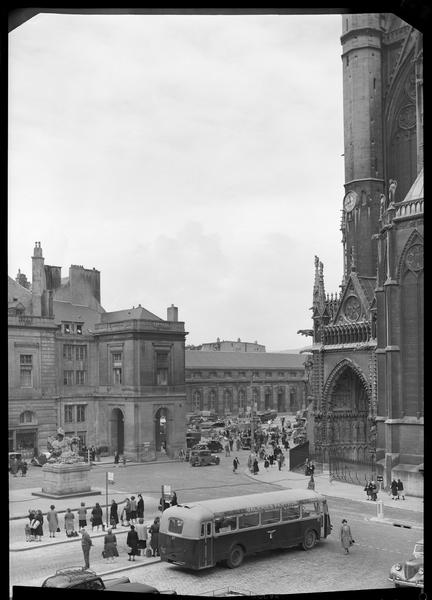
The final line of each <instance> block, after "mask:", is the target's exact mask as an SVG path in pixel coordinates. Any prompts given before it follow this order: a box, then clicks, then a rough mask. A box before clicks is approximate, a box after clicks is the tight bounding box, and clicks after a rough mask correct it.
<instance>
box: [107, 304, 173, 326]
mask: <svg viewBox="0 0 432 600" xmlns="http://www.w3.org/2000/svg"><path fill="white" fill-rule="evenodd" d="M132 319H143V320H144V321H162V319H161V318H160V317H157V316H156V315H154V314H153V313H151V312H150V311H149V310H146V309H145V308H143V307H142V306H139V305H138V306H137V307H132V308H126V309H125V310H114V311H110V312H106V313H104V314H103V315H102V318H101V323H116V322H118V321H129V320H132Z"/></svg>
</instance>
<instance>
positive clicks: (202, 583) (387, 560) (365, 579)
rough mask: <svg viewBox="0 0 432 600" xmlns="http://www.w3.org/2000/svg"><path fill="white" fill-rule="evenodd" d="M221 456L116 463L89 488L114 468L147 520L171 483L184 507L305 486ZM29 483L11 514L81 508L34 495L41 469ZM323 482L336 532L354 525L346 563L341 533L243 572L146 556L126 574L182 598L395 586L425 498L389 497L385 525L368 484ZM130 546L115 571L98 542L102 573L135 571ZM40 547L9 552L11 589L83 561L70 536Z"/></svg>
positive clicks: (267, 557) (21, 485) (115, 490)
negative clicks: (186, 566)
mask: <svg viewBox="0 0 432 600" xmlns="http://www.w3.org/2000/svg"><path fill="white" fill-rule="evenodd" d="M235 455H238V457H239V458H240V462H241V467H240V471H239V472H238V473H233V472H232V458H233V456H235ZM220 456H221V464H220V465H219V466H214V467H205V468H191V467H190V466H189V465H188V464H186V463H180V462H170V463H169V462H166V463H164V464H160V463H159V464H155V463H152V464H146V465H136V466H134V465H128V466H127V467H126V468H118V469H115V468H114V465H112V464H111V465H110V464H100V465H97V466H95V467H94V468H93V470H92V473H91V483H92V487H99V488H100V489H102V490H104V484H105V472H106V471H107V470H110V471H112V470H114V469H115V484H114V486H112V487H111V488H110V494H111V495H113V496H115V497H116V498H117V499H119V500H121V499H124V498H125V497H126V496H127V495H129V496H130V495H131V494H136V492H137V491H141V493H142V494H143V495H144V497H145V502H146V513H145V516H146V521H147V520H151V519H152V518H153V516H154V514H157V504H158V500H159V497H160V490H161V485H162V484H163V483H169V484H171V485H172V487H173V489H175V490H176V491H177V494H178V498H179V502H190V501H194V500H200V499H207V498H216V497H221V496H230V495H239V494H247V493H254V492H260V491H263V490H269V491H270V490H271V489H280V488H281V487H306V485H307V481H308V478H306V477H305V476H304V475H303V474H301V473H291V472H289V471H288V470H287V469H285V470H284V469H282V471H281V472H278V470H277V469H276V468H274V469H273V470H272V473H271V474H270V473H265V472H264V470H263V469H261V471H260V474H259V475H258V476H255V477H254V476H252V475H250V474H249V473H247V470H246V469H245V467H246V464H247V456H248V452H247V451H240V452H238V453H237V452H236V453H232V454H231V456H230V457H226V456H225V455H224V453H223V454H221V455H220ZM22 479H23V480H22ZM22 479H21V478H10V487H11V492H10V499H11V502H10V506H11V516H13V514H14V515H15V516H18V517H19V516H20V515H25V514H26V513H27V509H28V508H29V507H30V506H32V507H36V508H38V507H40V508H42V509H43V510H44V511H46V509H47V508H48V507H49V505H50V504H51V503H52V502H53V503H54V504H55V505H56V508H57V509H59V510H64V509H65V508H66V507H67V506H70V507H71V508H76V507H77V506H78V505H79V501H77V500H76V499H75V500H72V499H69V500H62V501H51V500H49V499H41V498H36V497H35V496H32V495H31V490H32V489H35V488H36V489H40V487H41V485H42V472H41V469H39V468H33V469H30V471H29V476H28V478H25V479H24V478H22ZM316 481H317V491H320V492H323V493H326V494H328V502H329V508H330V514H331V517H332V521H333V523H334V524H335V527H336V528H337V527H338V524H339V523H340V520H341V518H342V517H345V518H348V520H349V521H350V523H351V526H352V527H353V528H354V537H355V539H356V542H357V544H356V545H355V547H354V551H353V553H352V555H349V556H347V557H345V556H344V555H343V554H341V552H340V546H339V543H338V539H337V537H338V536H337V534H333V535H332V536H330V538H329V539H327V540H325V541H323V542H322V543H321V544H320V545H319V546H318V547H316V548H314V549H313V550H312V551H311V552H303V551H300V550H289V551H285V552H277V551H276V552H273V553H271V554H261V555H257V556H252V557H248V558H247V559H246V560H245V563H244V565H242V566H241V567H240V568H239V569H233V570H230V569H226V568H222V567H215V568H213V569H210V570H204V571H200V572H192V573H190V572H185V571H182V570H181V569H180V568H178V567H175V566H172V565H166V564H165V563H156V564H147V562H148V561H147V559H145V558H139V559H137V561H140V563H141V562H142V564H146V566H143V567H138V563H137V565H134V567H135V568H134V569H131V570H128V571H126V572H125V574H127V575H128V576H129V577H130V578H131V580H133V581H143V582H146V583H149V584H152V585H155V586H156V587H158V588H159V589H162V588H163V589H168V588H171V589H176V591H177V592H178V593H183V594H203V593H205V592H208V591H211V590H213V589H218V588H222V587H227V586H230V587H232V588H235V587H237V588H239V587H240V588H243V589H246V590H251V591H253V592H254V593H256V594H262V593H291V592H292V593H294V592H302V591H327V590H335V589H346V590H349V589H367V588H384V587H391V584H390V582H388V581H387V579H386V578H387V574H388V569H389V567H390V566H391V564H393V562H395V561H396V560H398V559H400V558H402V557H408V556H409V554H410V552H411V550H412V547H413V544H414V542H415V541H416V540H418V539H420V538H421V537H422V532H421V531H420V529H421V527H422V508H423V502H422V500H421V499H414V500H413V501H408V499H407V501H406V503H403V502H402V501H400V504H399V502H393V504H392V503H391V499H388V500H387V501H386V502H385V515H386V519H385V520H374V519H376V505H375V503H372V502H367V501H366V500H365V498H364V493H363V490H362V489H361V487H360V486H353V485H350V484H340V483H339V482H337V483H333V484H330V482H329V481H328V477H324V476H322V477H321V478H319V477H317V478H316ZM111 495H110V498H109V501H110V500H111ZM96 501H99V502H100V503H101V504H102V503H103V502H104V501H105V496H104V495H102V496H99V497H97V496H96V497H95V496H94V497H92V498H89V499H88V502H86V504H87V505H88V506H92V505H93V504H94V502H96ZM12 513H13V514H12ZM395 521H399V522H401V521H402V522H403V523H404V524H407V528H404V527H388V526H387V527H386V526H385V525H386V524H387V525H388V524H393V522H395ZM24 522H25V521H24V520H23V519H15V520H11V521H10V531H11V539H10V543H11V544H14V543H15V544H21V546H22V545H23V544H24V546H25V545H26V543H25V542H23V530H24V527H23V525H24ZM408 527H410V528H408ZM414 527H417V529H414ZM63 535H64V534H63ZM48 539H49V538H48ZM122 540H124V535H123V534H120V535H119V546H120V553H121V555H122V556H120V557H119V558H118V559H117V563H116V565H115V566H114V569H113V568H112V567H111V565H107V564H106V563H105V562H104V560H103V559H102V557H101V550H102V544H103V540H102V537H96V538H95V540H94V544H95V546H94V548H93V549H92V562H91V566H92V568H94V569H95V570H96V571H97V572H105V571H107V570H108V571H112V572H115V571H116V569H118V568H119V566H121V567H124V566H130V563H129V564H128V561H127V558H126V550H127V549H126V547H125V545H124V542H123V541H122ZM34 544H35V547H34V548H33V549H32V550H31V551H26V552H20V551H18V552H12V553H11V554H10V583H11V585H13V584H16V585H20V584H21V585H35V586H37V585H40V584H41V582H42V581H43V580H44V579H45V578H46V577H48V576H49V575H51V574H53V573H54V572H55V570H56V569H60V568H64V567H65V566H71V565H81V564H83V561H82V552H81V545H80V543H77V542H76V541H72V540H68V541H67V542H65V543H63V544H57V545H55V546H53V545H46V546H45V547H43V546H44V545H43V544H39V547H37V546H36V543H34ZM146 561H147V562H146ZM347 561H350V562H347ZM353 563H354V568H353V567H351V568H350V569H348V570H347V569H346V565H347V564H351V565H353ZM347 571H348V572H347ZM263 573H265V576H263ZM359 574H360V575H361V580H359Z"/></svg>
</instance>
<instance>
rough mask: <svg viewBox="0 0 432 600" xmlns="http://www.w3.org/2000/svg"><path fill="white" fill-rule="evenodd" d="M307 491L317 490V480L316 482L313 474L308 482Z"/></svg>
mask: <svg viewBox="0 0 432 600" xmlns="http://www.w3.org/2000/svg"><path fill="white" fill-rule="evenodd" d="M307 489H308V490H314V489H315V480H314V476H313V474H311V476H310V479H309V481H308V486H307Z"/></svg>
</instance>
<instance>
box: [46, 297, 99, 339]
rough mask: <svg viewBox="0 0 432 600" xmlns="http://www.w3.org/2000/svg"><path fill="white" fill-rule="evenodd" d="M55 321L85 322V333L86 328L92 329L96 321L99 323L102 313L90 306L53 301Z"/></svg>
mask: <svg viewBox="0 0 432 600" xmlns="http://www.w3.org/2000/svg"><path fill="white" fill-rule="evenodd" d="M53 311H54V321H55V323H61V322H62V321H63V322H64V321H66V322H69V321H70V322H75V323H76V322H78V323H83V328H84V333H87V332H86V331H85V330H86V329H92V327H94V324H95V323H99V322H100V320H101V316H102V314H105V313H100V312H98V311H96V310H94V309H92V308H89V307H88V306H82V305H80V304H72V302H65V301H63V300H54V301H53Z"/></svg>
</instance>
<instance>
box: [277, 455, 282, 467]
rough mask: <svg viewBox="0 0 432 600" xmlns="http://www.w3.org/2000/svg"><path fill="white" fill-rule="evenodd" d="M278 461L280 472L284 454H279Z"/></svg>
mask: <svg viewBox="0 0 432 600" xmlns="http://www.w3.org/2000/svg"><path fill="white" fill-rule="evenodd" d="M276 460H277V464H278V469H279V471H280V470H281V469H282V454H278V455H277V459H276Z"/></svg>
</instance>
